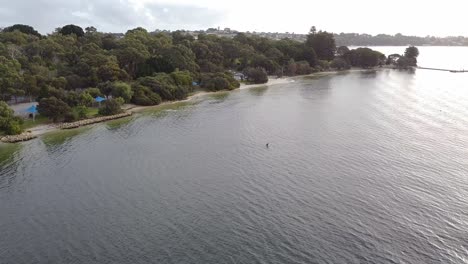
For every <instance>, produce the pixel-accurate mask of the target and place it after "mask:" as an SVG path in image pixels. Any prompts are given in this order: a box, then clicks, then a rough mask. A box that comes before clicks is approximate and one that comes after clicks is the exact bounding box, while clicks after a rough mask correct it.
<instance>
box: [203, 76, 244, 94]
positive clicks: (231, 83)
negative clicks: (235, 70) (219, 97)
mask: <svg viewBox="0 0 468 264" xmlns="http://www.w3.org/2000/svg"><path fill="white" fill-rule="evenodd" d="M200 86H201V87H202V88H204V89H207V90H209V91H219V90H226V89H227V90H232V89H236V88H239V86H240V83H239V82H238V81H237V80H236V79H234V77H233V76H232V74H230V73H223V72H218V73H204V74H202V75H201V84H200Z"/></svg>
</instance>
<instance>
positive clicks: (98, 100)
mask: <svg viewBox="0 0 468 264" xmlns="http://www.w3.org/2000/svg"><path fill="white" fill-rule="evenodd" d="M94 100H95V101H96V102H98V103H100V102H102V101H105V100H106V98H102V97H101V96H98V97H96V98H95V99H94Z"/></svg>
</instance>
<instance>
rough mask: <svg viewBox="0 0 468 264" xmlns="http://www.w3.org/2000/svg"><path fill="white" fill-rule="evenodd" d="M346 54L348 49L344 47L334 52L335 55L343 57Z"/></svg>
mask: <svg viewBox="0 0 468 264" xmlns="http://www.w3.org/2000/svg"><path fill="white" fill-rule="evenodd" d="M348 52H349V48H348V47H346V46H340V47H338V49H337V50H336V54H338V55H339V56H344V55H345V54H346V53H348Z"/></svg>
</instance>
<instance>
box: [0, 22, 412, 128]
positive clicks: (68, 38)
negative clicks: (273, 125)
mask: <svg viewBox="0 0 468 264" xmlns="http://www.w3.org/2000/svg"><path fill="white" fill-rule="evenodd" d="M335 51H336V46H335V40H334V38H333V34H330V33H327V32H324V31H318V32H317V30H313V31H311V33H310V35H309V37H308V40H307V42H305V43H301V42H298V41H295V40H292V39H281V40H272V39H268V38H264V37H259V36H250V35H246V34H243V33H239V34H237V35H236V36H235V37H233V38H226V37H219V36H216V35H206V34H200V35H198V36H193V35H191V34H189V33H188V32H184V31H176V32H172V33H171V32H163V33H152V32H148V31H147V30H145V29H143V28H135V29H131V30H128V31H127V32H126V33H125V34H106V33H102V32H99V31H98V30H97V29H96V28H95V27H92V26H89V27H86V28H85V30H83V29H82V28H81V27H79V26H76V25H65V26H63V27H61V28H58V29H57V30H56V31H55V32H54V33H52V34H50V35H47V36H40V35H38V34H36V31H35V30H34V28H32V27H30V26H27V25H13V26H11V27H8V28H6V29H5V30H3V31H2V32H0V98H1V99H2V100H4V101H10V100H15V99H16V98H30V99H31V100H38V101H39V109H40V111H39V112H40V113H41V114H43V115H45V116H48V117H49V118H50V119H51V120H54V121H61V120H65V119H67V120H68V119H69V117H70V116H71V115H70V113H72V114H73V115H75V113H77V112H83V109H84V108H85V107H89V106H91V105H92V104H93V102H92V100H94V99H91V98H95V97H97V96H105V97H107V99H108V100H111V99H117V98H119V100H120V99H122V100H123V101H124V102H132V103H135V104H141V105H156V104H159V103H161V102H162V101H167V100H180V99H184V98H186V97H187V96H188V94H189V93H191V92H192V91H193V89H194V88H195V87H200V88H201V89H207V90H211V91H216V90H222V89H235V88H237V87H239V85H240V83H239V82H238V81H237V80H236V79H235V78H234V74H236V75H237V77H239V76H240V75H241V74H240V73H245V76H246V77H247V78H246V80H248V81H249V82H255V83H263V82H266V81H267V80H268V75H289V76H293V75H301V74H310V73H312V72H315V71H320V70H326V69H328V66H329V65H330V63H329V62H330V61H332V60H333V59H334V57H335ZM348 53H349V54H348ZM355 53H356V52H355V51H354V52H353V51H348V50H346V49H344V48H340V49H339V52H338V54H337V55H338V56H340V57H341V58H343V59H344V60H346V62H348V64H350V65H353V66H359V67H372V66H374V65H376V60H375V57H376V56H377V57H379V56H380V55H377V54H376V53H369V54H361V55H360V56H357V55H356V54H355ZM358 53H359V52H358ZM412 54H414V53H412ZM378 63H380V59H379V60H378ZM331 65H332V66H334V67H336V68H340V69H341V68H343V60H336V61H334V63H331ZM109 104H110V105H109V106H108V107H111V108H116V107H114V106H115V105H112V104H114V103H109ZM101 105H102V106H103V105H104V104H101ZM78 108H79V109H80V111H78V110H77V109H78ZM110 112H114V111H113V110H112V111H110V110H109V111H107V110H103V111H102V113H110ZM78 118H79V117H78Z"/></svg>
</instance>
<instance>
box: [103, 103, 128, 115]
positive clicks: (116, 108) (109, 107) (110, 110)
mask: <svg viewBox="0 0 468 264" xmlns="http://www.w3.org/2000/svg"><path fill="white" fill-rule="evenodd" d="M122 112H123V110H122V108H121V107H120V103H119V102H118V101H117V100H116V99H109V100H106V101H105V102H104V104H103V105H102V107H101V108H99V114H100V115H104V116H108V115H116V114H120V113H122Z"/></svg>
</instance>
